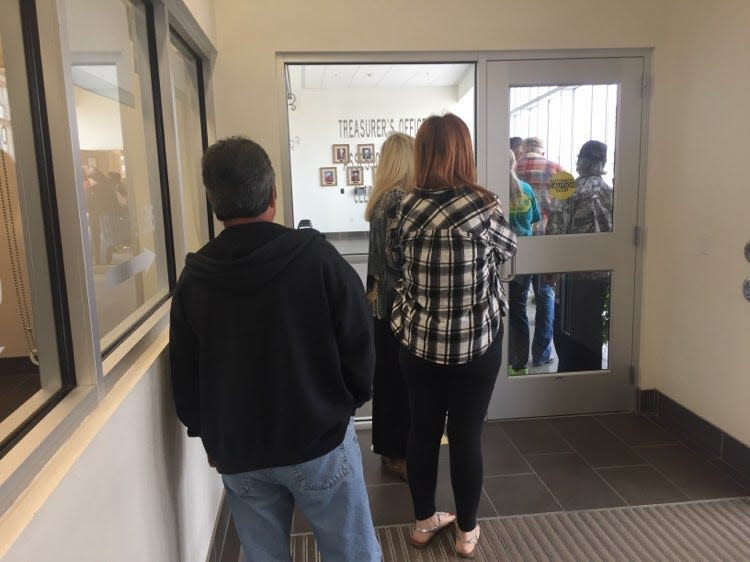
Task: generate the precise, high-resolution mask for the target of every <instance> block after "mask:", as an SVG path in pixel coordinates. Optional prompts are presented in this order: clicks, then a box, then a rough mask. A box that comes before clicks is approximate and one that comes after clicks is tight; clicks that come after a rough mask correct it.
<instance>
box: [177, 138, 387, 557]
mask: <svg viewBox="0 0 750 562" xmlns="http://www.w3.org/2000/svg"><path fill="white" fill-rule="evenodd" d="M203 183H204V184H205V186H206V189H207V192H208V198H209V201H210V202H211V205H212V207H213V209H214V212H215V213H216V216H217V217H218V219H219V220H221V221H223V223H224V227H225V230H224V231H223V232H222V233H221V234H220V235H219V236H218V237H217V238H216V239H214V240H212V241H211V242H209V243H208V244H206V245H205V246H204V247H203V248H201V249H200V250H199V251H198V252H197V253H195V254H188V256H187V258H186V262H185V269H184V271H183V272H182V275H181V276H180V279H179V281H178V283H177V287H176V288H175V292H174V296H173V298H172V311H171V325H170V359H171V372H172V384H173V389H174V399H175V404H176V407H177V414H178V416H179V418H180V420H181V421H182V422H183V423H184V424H185V426H186V427H187V431H188V435H190V436H199V437H200V438H201V439H202V440H203V446H204V447H205V449H206V453H207V454H208V458H209V462H210V463H211V465H212V466H215V467H216V469H217V470H218V471H219V472H220V473H221V475H222V479H223V481H224V486H225V489H226V493H227V497H228V499H229V502H230V506H231V510H232V516H233V519H234V523H235V527H236V528H237V532H238V534H239V536H240V540H241V542H242V545H243V547H244V550H245V553H246V556H247V558H248V560H263V561H267V560H274V561H275V560H291V557H290V553H289V530H290V525H291V518H292V511H293V509H294V505H295V503H296V504H297V505H298V506H299V508H300V509H301V510H302V512H303V513H304V514H305V516H306V517H307V519H308V520H309V521H310V524H311V525H312V527H313V530H314V532H315V536H316V539H317V541H318V547H319V548H320V551H321V554H322V556H323V559H324V560H341V561H351V560H357V561H365V562H366V561H369V560H373V561H374V560H380V549H379V546H378V543H377V539H376V537H375V533H374V530H373V526H372V519H371V516H370V510H369V506H368V501H367V492H366V488H365V483H364V477H363V473H362V458H361V454H360V450H359V447H358V445H357V438H356V435H355V433H354V428H353V426H352V423H351V416H352V414H353V413H354V411H355V409H356V408H358V407H359V406H361V405H362V404H364V403H365V402H366V401H367V400H369V399H370V396H371V388H372V376H373V369H374V349H373V335H372V321H371V318H370V312H369V308H368V306H367V302H366V299H365V293H364V288H363V286H362V282H361V281H360V279H359V277H358V276H357V274H356V272H355V271H354V269H353V268H352V267H351V266H350V265H349V264H348V263H346V261H345V260H344V259H343V258H342V257H341V256H340V255H339V253H338V252H337V251H336V249H335V248H334V247H333V246H331V245H330V244H329V243H328V242H326V241H325V239H324V238H323V237H322V236H321V234H320V233H318V232H317V231H315V230H312V229H305V230H293V229H289V228H286V227H283V226H281V225H278V224H274V223H273V222H272V220H273V218H274V215H275V211H276V188H275V183H274V171H273V168H272V167H271V162H270V160H269V158H268V155H267V154H266V152H265V151H264V150H263V148H261V147H260V146H259V145H258V144H256V143H254V142H253V141H251V140H248V139H244V138H240V137H233V138H229V139H224V140H222V141H219V142H218V143H216V144H215V145H213V146H212V147H210V148H209V149H208V150H207V151H206V153H205V155H204V157H203Z"/></svg>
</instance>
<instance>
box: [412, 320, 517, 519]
mask: <svg viewBox="0 0 750 562" xmlns="http://www.w3.org/2000/svg"><path fill="white" fill-rule="evenodd" d="M502 341H503V333H502V326H501V327H500V332H498V334H497V336H495V340H494V341H493V342H492V345H490V347H489V348H488V349H487V351H486V352H485V353H484V354H483V355H481V356H480V357H477V358H475V359H473V360H472V361H470V362H468V363H464V364H462V365H438V364H436V363H432V362H430V361H425V360H423V359H420V358H418V357H415V356H414V355H412V354H411V352H409V351H407V350H405V349H401V351H400V352H399V361H400V363H401V371H402V372H403V373H404V377H405V378H406V384H407V387H408V389H409V409H410V411H411V430H410V432H409V442H408V446H407V449H406V466H407V469H408V471H409V489H410V490H411V497H412V500H413V502H414V516H415V517H416V518H417V519H427V518H429V517H431V516H432V515H433V514H434V513H435V486H436V485H437V469H438V455H439V453H440V439H441V437H442V435H443V428H444V427H445V417H446V414H447V416H448V441H449V443H450V445H449V446H450V466H451V484H452V486H453V497H454V499H455V502H456V516H457V520H458V526H459V528H460V529H461V530H462V531H471V530H472V529H473V528H474V527H475V526H476V524H477V520H476V515H477V508H478V507H479V499H480V497H481V495H482V476H483V474H482V440H481V438H482V425H483V424H484V418H485V416H486V415H487V407H488V406H489V403H490V398H491V397H492V390H493V389H494V387H495V380H496V379H497V374H498V371H499V369H500V363H501V361H502Z"/></svg>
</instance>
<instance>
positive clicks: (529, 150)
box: [510, 84, 618, 236]
mask: <svg viewBox="0 0 750 562" xmlns="http://www.w3.org/2000/svg"><path fill="white" fill-rule="evenodd" d="M617 96H618V85H617V84H596V85H587V84H579V85H571V86H545V87H537V86H534V87H525V86H520V87H514V88H511V89H510V136H511V138H517V139H521V141H523V143H522V145H521V147H520V148H519V149H517V150H516V151H515V152H516V155H517V162H516V174H517V175H518V178H519V179H520V180H521V181H523V182H526V183H528V184H529V185H530V186H531V187H532V188H533V190H534V193H535V195H536V199H537V200H538V203H539V206H540V212H541V219H540V221H539V222H538V223H537V224H535V225H534V229H533V234H534V235H535V236H536V235H544V234H584V233H587V234H588V233H595V232H610V231H611V230H612V228H613V224H612V206H613V201H614V197H613V195H614V194H613V187H614V172H615V170H614V157H615V140H616V124H617ZM521 141H518V142H521ZM592 143H595V144H596V145H597V146H596V148H592ZM582 158H583V161H582ZM594 176H596V179H594ZM553 216H554V220H553V222H552V224H549V223H550V220H551V218H552V217H553Z"/></svg>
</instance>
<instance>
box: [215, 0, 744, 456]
mask: <svg viewBox="0 0 750 562" xmlns="http://www.w3.org/2000/svg"><path fill="white" fill-rule="evenodd" d="M354 16H356V17H357V18H359V19H356V21H357V22H358V25H357V26H356V33H350V32H345V30H349V29H350V28H351V23H352V21H353V19H352V18H353V17H354ZM749 20H750V4H748V3H747V2H746V1H745V0H724V1H722V2H716V1H712V0H683V1H681V2H675V1H673V0H672V1H670V0H627V1H626V0H601V1H599V2H591V1H590V0H567V1H566V2H559V1H558V0H538V1H537V2H534V3H518V2H515V1H514V2H511V1H509V0H502V1H498V0H471V1H469V2H455V1H449V0H414V1H412V2H408V3H403V2H395V1H389V2H384V3H380V4H378V5H377V6H375V5H373V4H371V3H370V4H365V3H355V4H352V5H351V6H350V7H349V8H348V9H347V10H341V3H340V2H339V1H337V0H318V1H316V2H303V1H302V0H296V1H290V2H284V3H283V4H279V3H277V2H274V1H272V0H257V1H254V2H245V1H244V0H217V2H216V28H217V39H218V50H219V56H218V59H217V66H216V73H215V79H214V88H215V92H216V119H217V134H218V136H219V137H222V136H226V135H229V134H245V135H249V136H251V137H252V138H254V139H255V140H257V141H258V142H260V143H261V144H262V145H263V146H265V147H266V148H267V149H268V151H269V154H270V156H271V159H272V161H273V163H274V165H276V166H277V167H278V165H279V162H280V150H281V146H282V143H281V141H280V138H279V134H280V131H282V130H283V127H282V123H280V122H279V119H278V110H277V103H278V98H279V93H278V91H277V81H276V59H275V54H276V52H296V51H302V52H304V51H308V52H314V51H344V52H357V51H379V52H382V51H450V50H474V49H488V50H493V49H497V50H538V49H589V48H625V47H654V59H653V62H654V67H653V82H652V87H653V89H652V105H651V110H652V111H651V123H650V135H649V152H648V165H649V168H648V176H647V195H646V204H647V209H648V210H647V215H646V220H645V227H646V248H645V263H644V266H645V267H644V279H643V284H644V309H643V319H642V325H641V326H640V331H641V355H640V357H639V358H638V359H639V365H640V376H641V386H642V387H644V388H657V389H659V390H661V391H662V392H664V393H666V394H668V395H669V396H671V397H673V398H674V399H676V400H678V401H679V402H681V403H682V404H684V405H685V406H686V407H688V408H690V409H692V410H694V411H695V412H696V413H698V414H700V415H701V416H704V417H705V418H707V419H708V420H709V421H711V422H712V423H714V424H716V425H718V426H719V427H721V428H722V429H724V430H725V431H727V432H729V433H730V434H732V435H733V436H734V437H736V438H738V439H740V440H741V441H743V442H745V443H748V444H750V414H749V413H748V412H750V409H748V408H747V404H748V402H749V401H750V376H748V372H749V371H750V367H749V366H748V360H747V354H746V349H747V334H749V333H750V313H749V312H750V308H749V305H748V303H747V302H746V301H744V299H742V297H741V294H740V282H741V279H742V278H743V277H745V276H748V275H750V266H749V265H748V264H747V263H746V262H744V258H743V257H742V247H743V245H744V243H745V241H746V238H748V231H747V228H746V227H745V226H743V225H746V224H747V223H748V219H747V216H746V212H747V209H748V208H750V190H748V189H747V188H746V186H745V185H744V181H742V178H744V177H745V169H744V168H745V167H744V165H743V161H742V158H741V157H738V155H737V154H736V151H735V150H733V149H731V148H729V149H728V146H730V147H731V146H737V144H736V143H739V145H740V147H741V146H742V144H743V142H744V139H745V138H746V137H747V131H748V130H750V123H749V122H748V120H749V119H750V118H749V117H748V115H749V114H748V112H747V109H746V91H747V90H748V88H749V87H750V72H748V71H747V70H748V67H747V60H746V53H747V52H749V51H750V36H748V35H747V33H744V32H743V22H747V21H749ZM529 22H533V25H530V24H529ZM740 150H741V148H740ZM281 218H283V217H281Z"/></svg>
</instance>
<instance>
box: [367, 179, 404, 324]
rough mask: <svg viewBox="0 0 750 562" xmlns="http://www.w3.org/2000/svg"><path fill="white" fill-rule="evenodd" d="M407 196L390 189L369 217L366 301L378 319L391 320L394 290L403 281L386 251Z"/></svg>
mask: <svg viewBox="0 0 750 562" xmlns="http://www.w3.org/2000/svg"><path fill="white" fill-rule="evenodd" d="M403 196H404V194H403V192H401V191H400V190H398V189H391V190H390V191H388V192H387V193H386V194H385V195H384V196H383V198H382V199H381V200H380V201H379V203H378V206H377V207H375V211H374V212H373V214H372V217H371V218H370V246H369V252H368V256H367V300H368V301H369V302H370V306H371V307H372V315H373V316H374V317H375V318H377V319H378V320H384V321H385V322H390V321H391V308H392V306H393V297H394V293H393V287H394V285H395V284H396V281H398V280H399V279H400V278H401V271H400V270H399V269H398V268H397V267H394V265H393V263H389V261H388V255H387V252H386V248H387V247H388V241H389V239H390V235H391V232H392V231H393V229H394V228H396V214H397V213H398V207H399V205H400V204H401V199H402V198H403Z"/></svg>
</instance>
